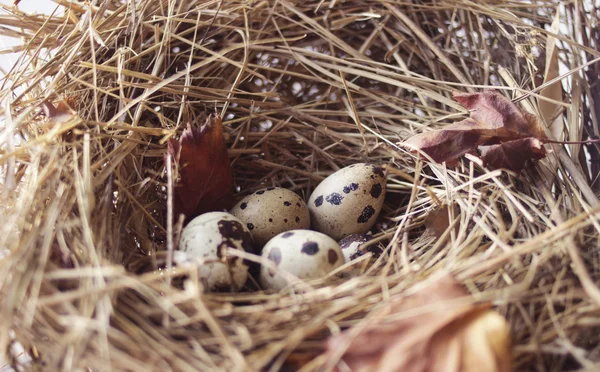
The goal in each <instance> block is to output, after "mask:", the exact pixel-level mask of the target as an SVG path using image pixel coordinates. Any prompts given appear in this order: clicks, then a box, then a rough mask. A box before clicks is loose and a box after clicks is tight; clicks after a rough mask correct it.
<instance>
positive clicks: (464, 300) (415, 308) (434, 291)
mask: <svg viewBox="0 0 600 372" xmlns="http://www.w3.org/2000/svg"><path fill="white" fill-rule="evenodd" d="M340 348H345V349H344V352H343V355H342V357H341V360H340V361H338V360H336V359H335V358H336V356H337V355H338V354H337V351H338V350H339V349H340ZM325 356H326V357H327V359H328V361H329V362H331V363H336V362H337V363H336V365H337V366H339V369H338V370H350V371H355V372H363V371H364V372H367V371H404V372H438V371H439V372H445V371H462V372H476V371H477V372H478V371H487V372H508V371H511V353H510V331H509V327H508V324H507V322H506V320H504V318H503V317H502V316H500V315H499V314H497V313H495V312H494V311H492V310H490V307H489V305H485V304H480V305H477V304H474V303H473V301H470V300H469V295H468V293H467V291H466V290H465V289H464V288H463V287H462V286H461V285H460V284H459V283H458V282H456V281H455V280H454V279H453V278H452V277H450V276H445V277H441V278H439V279H438V280H436V281H433V282H431V283H430V284H429V285H427V286H424V287H421V288H419V289H418V290H417V291H416V292H415V293H414V294H412V295H409V296H406V297H403V298H398V299H396V300H393V301H392V302H391V303H390V305H389V306H388V307H385V308H383V309H382V310H380V311H379V312H378V313H377V314H375V317H374V320H373V322H371V323H369V324H368V325H367V326H365V327H364V328H363V329H361V330H360V331H359V332H358V334H356V333H355V332H354V330H353V329H349V330H347V331H345V332H343V333H342V334H340V335H337V336H333V337H331V338H330V339H329V340H328V341H327V351H326V353H325ZM341 366H343V367H341Z"/></svg>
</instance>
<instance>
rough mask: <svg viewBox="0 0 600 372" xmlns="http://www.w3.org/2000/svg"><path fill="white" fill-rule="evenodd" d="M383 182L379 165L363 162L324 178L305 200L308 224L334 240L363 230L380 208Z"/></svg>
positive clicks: (382, 173) (383, 188)
mask: <svg viewBox="0 0 600 372" xmlns="http://www.w3.org/2000/svg"><path fill="white" fill-rule="evenodd" d="M385 182H386V178H385V173H384V171H383V168H381V167H379V166H376V165H371V164H365V163H359V164H354V165H350V166H348V167H346V168H342V169H340V170H339V171H337V172H335V173H333V174H332V175H330V176H329V177H327V178H325V179H324V180H323V182H321V183H320V184H319V186H317V188H316V189H315V191H313V193H312V195H311V196H310V199H309V200H308V208H309V210H310V219H311V223H312V228H313V229H314V230H317V231H320V232H322V233H324V234H327V235H329V236H330V237H332V238H333V239H336V240H339V239H341V238H342V237H344V236H347V235H351V234H364V233H366V232H367V231H369V229H371V227H372V226H373V224H374V223H375V220H377V216H378V215H379V212H381V207H382V206H383V201H384V199H385V191H386V188H385Z"/></svg>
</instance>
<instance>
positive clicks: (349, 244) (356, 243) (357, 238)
mask: <svg viewBox="0 0 600 372" xmlns="http://www.w3.org/2000/svg"><path fill="white" fill-rule="evenodd" d="M368 241H369V237H368V236H366V235H362V234H352V235H348V236H347V237H345V238H343V239H342V240H340V241H339V242H338V244H339V245H340V248H341V249H342V253H343V254H344V258H345V259H346V262H350V261H352V260H355V259H357V258H359V257H361V256H363V255H364V254H366V253H368V252H370V253H372V254H373V257H379V256H381V253H382V252H383V250H382V249H381V248H380V247H378V246H377V245H375V244H373V245H365V243H366V242H368Z"/></svg>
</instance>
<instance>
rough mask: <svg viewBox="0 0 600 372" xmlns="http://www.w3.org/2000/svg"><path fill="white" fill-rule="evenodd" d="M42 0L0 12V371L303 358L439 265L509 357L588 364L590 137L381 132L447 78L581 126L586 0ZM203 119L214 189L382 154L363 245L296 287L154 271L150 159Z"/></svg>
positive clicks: (445, 119)
mask: <svg viewBox="0 0 600 372" xmlns="http://www.w3.org/2000/svg"><path fill="white" fill-rule="evenodd" d="M57 3H59V4H61V5H60V6H59V7H58V9H59V11H58V12H56V13H55V14H54V15H52V16H41V15H31V14H26V13H23V12H21V11H20V10H19V9H18V7H4V8H3V9H4V14H3V15H2V16H0V24H2V28H0V33H3V34H5V35H8V36H13V37H19V38H22V40H24V42H23V44H22V45H20V46H17V47H13V48H10V49H5V50H4V52H5V53H6V52H9V51H10V52H19V53H21V54H20V57H19V59H18V60H17V62H16V64H15V65H14V67H13V68H12V69H11V70H9V71H7V72H6V74H5V78H4V80H3V82H2V87H3V90H2V102H3V104H2V116H3V118H4V124H3V126H2V128H1V129H0V130H1V132H0V136H1V138H2V140H1V142H0V143H1V146H2V148H1V149H0V150H1V152H0V166H1V169H2V178H3V181H2V182H3V183H2V188H3V190H2V199H1V202H0V207H1V208H2V215H3V217H2V224H1V226H0V229H1V230H0V231H1V233H0V236H2V237H3V238H2V239H0V240H2V242H1V243H0V249H1V253H2V259H1V261H0V262H1V269H0V283H1V284H0V285H1V297H0V298H1V299H0V304H1V309H2V319H3V321H2V327H1V332H0V345H1V347H2V350H3V351H4V352H5V353H6V355H7V358H6V363H7V364H10V365H12V366H13V367H14V368H16V369H26V368H33V369H47V370H63V369H65V370H71V369H72V370H75V369H82V368H90V369H94V370H96V369H112V370H143V371H148V370H205V369H226V370H246V369H248V370H278V369H281V368H291V369H304V370H319V369H323V368H326V367H327V366H329V367H331V366H332V365H331V363H329V364H327V358H324V357H323V356H322V352H323V350H324V346H323V345H324V341H325V340H326V339H328V338H329V337H330V336H331V335H336V334H339V333H340V332H341V331H343V330H345V329H352V327H353V326H355V325H357V324H363V323H364V322H365V321H366V320H368V319H369V316H370V315H371V314H373V313H374V312H376V311H378V310H379V309H380V308H381V307H382V306H385V304H386V303H388V302H389V301H391V300H392V299H394V298H399V297H402V296H403V295H404V294H405V293H406V291H407V288H411V287H412V286H413V285H415V284H418V283H421V282H423V281H427V280H428V279H429V278H432V277H436V276H439V275H441V274H444V275H451V276H453V277H454V278H456V280H458V281H459V282H460V283H462V284H464V285H465V286H466V288H468V290H469V291H470V292H471V294H472V295H471V296H470V297H469V298H470V300H471V301H472V302H473V303H491V304H492V306H493V308H494V309H495V311H497V312H498V313H499V314H501V315H502V316H503V317H504V318H506V320H507V321H508V323H509V325H510V329H511V334H512V345H513V346H512V364H513V366H514V368H515V369H517V370H524V371H525V370H534V369H535V370H538V371H544V370H548V371H558V370H567V369H577V368H593V366H594V365H595V363H598V362H600V349H599V348H598V345H599V343H600V339H599V336H598V335H599V334H600V332H599V328H598V326H599V323H598V316H599V310H600V308H599V305H600V290H599V289H598V283H599V281H600V280H599V279H600V278H599V275H598V274H599V259H600V257H599V256H598V245H599V243H598V236H599V235H598V231H599V229H600V223H599V222H600V221H599V219H598V213H599V212H600V209H599V205H600V203H599V201H598V198H597V197H596V195H597V193H598V186H599V184H598V182H597V178H598V174H599V171H600V167H599V164H600V163H598V157H599V156H600V155H599V151H598V145H595V144H589V145H588V144H585V145H582V144H568V145H561V144H554V145H552V153H551V154H550V155H549V156H548V157H547V158H546V159H544V160H541V161H539V162H537V163H535V164H533V163H532V164H529V166H528V167H527V168H526V169H525V170H524V171H523V172H521V173H520V174H516V173H514V172H510V171H505V170H490V169H486V168H485V167H484V166H483V164H482V162H481V161H480V159H479V158H478V156H477V153H472V154H468V155H467V156H466V157H465V158H462V159H460V160H459V162H458V163H457V164H452V165H445V164H438V163H434V162H428V161H426V159H425V157H424V156H423V155H422V154H419V153H415V152H411V151H409V149H407V148H405V147H404V146H402V145H401V143H402V142H403V141H404V140H406V139H407V138H409V137H410V136H412V135H415V134H417V133H422V132H425V131H428V130H430V129H435V128H440V127H441V126H443V125H444V124H448V123H452V122H456V121H458V120H461V119H464V118H465V117H467V115H468V113H467V111H466V110H464V109H463V108H462V107H461V106H460V105H458V104H457V103H456V102H455V101H454V100H453V99H452V94H453V92H456V91H461V92H477V91H481V90H484V89H495V90H497V91H499V92H501V93H502V94H504V95H505V96H507V97H509V98H511V99H513V101H514V102H517V103H518V105H519V106H520V107H521V108H522V109H523V110H525V111H528V112H530V113H533V114H535V115H537V116H538V117H539V118H541V120H543V121H544V123H545V124H546V125H547V127H548V132H547V133H548V134H549V135H552V138H554V139H556V140H559V141H580V140H582V139H588V138H594V137H595V136H598V133H599V127H598V123H599V121H600V111H599V108H600V85H599V83H598V78H599V76H600V67H599V65H598V64H597V63H596V64H595V62H596V61H597V58H598V57H599V55H600V53H598V52H597V50H598V48H599V45H598V44H597V43H598V31H597V28H594V27H595V25H597V24H598V13H597V12H598V11H597V9H596V10H594V9H591V4H587V5H586V4H584V3H582V2H574V3H567V4H565V3H564V2H559V1H557V0H542V1H536V2H533V3H526V2H520V1H509V0H503V1H497V0H485V1H479V2H469V1H464V0H432V1H416V2H403V1H379V0H373V1H357V0H356V1H353V0H348V1H334V0H332V1H329V0H328V1H323V0H321V1H313V0H304V1H291V0H281V1H272V2H271V1H252V0H247V1H246V0H244V1H200V0H195V1H179V2H177V1H153V0H139V1H121V0H113V1H109V0H106V1H98V2H91V3H90V2H74V1H73V2H69V1H65V0H60V1H57ZM557 12H558V15H557ZM594 12H595V13H594ZM213 113H217V114H218V115H220V116H221V117H222V120H223V130H224V136H225V141H226V144H227V147H228V150H229V158H230V161H231V166H232V170H233V175H234V187H235V192H236V193H235V195H236V198H239V197H241V196H244V195H247V194H248V193H251V192H253V191H255V190H258V189H260V188H263V187H268V186H282V187H285V188H288V189H291V190H293V191H295V192H296V193H298V194H299V195H301V196H302V197H303V198H305V200H306V199H308V196H309V195H310V193H311V191H312V190H313V189H314V187H315V186H316V185H317V184H318V183H319V182H320V181H321V180H323V179H324V178H325V177H326V176H327V175H329V174H331V173H332V172H334V171H336V170H338V169H340V168H342V167H345V166H347V165H350V164H354V163H358V162H367V163H374V164H378V165H381V166H384V167H385V169H386V170H387V174H388V180H387V189H388V194H387V197H386V201H385V205H384V208H383V211H382V212H381V215H380V216H379V219H378V222H377V224H376V225H375V226H374V228H373V230H372V234H373V237H374V238H375V239H377V241H378V244H380V247H381V248H382V249H384V251H385V254H384V255H382V256H381V258H380V259H378V260H374V261H373V262H371V263H370V264H367V263H365V262H364V261H365V260H363V261H360V263H359V264H358V265H356V266H359V269H360V270H359V271H360V274H359V275H355V276H352V277H345V278H343V279H335V280H333V281H329V282H324V281H313V282H309V283H308V286H309V287H308V288H307V287H306V286H305V287H302V289H298V288H296V287H291V288H288V289H285V290H283V291H281V292H277V293H273V292H268V291H267V292H264V291H256V290H250V289H249V288H248V287H247V288H246V289H245V290H243V291H241V292H239V293H202V288H201V285H200V284H199V283H198V280H197V278H196V279H195V276H194V275H193V273H192V271H193V270H194V269H193V268H190V267H179V266H176V265H172V264H171V260H170V249H171V248H173V246H174V245H176V243H177V241H176V239H175V238H174V235H176V234H177V229H178V228H179V229H180V227H181V225H178V224H175V225H174V226H172V227H169V226H168V224H166V223H165V221H166V220H167V218H166V215H167V205H168V200H169V190H170V189H171V186H172V184H171V182H172V180H170V179H169V177H168V175H167V173H168V172H166V166H165V153H166V152H167V141H168V140H169V139H171V138H178V137H179V136H180V135H181V133H182V131H183V130H184V129H185V128H186V126H187V125H188V124H189V125H190V126H191V127H198V126H200V125H201V124H202V123H203V122H204V119H205V118H206V117H207V116H208V115H211V114H213ZM443 205H453V206H454V211H453V213H451V214H452V216H453V217H452V228H448V229H445V232H444V233H443V234H441V235H439V234H438V235H437V236H436V235H432V234H430V233H428V232H427V231H426V228H425V223H426V217H427V216H428V215H429V214H430V213H431V212H432V211H434V210H436V209H437V208H439V207H440V206H443ZM423 326H424V327H426V326H427V325H426V324H424V325H423ZM16 345H22V346H23V348H24V351H23V353H21V354H22V355H19V353H18V352H16V351H15V350H16Z"/></svg>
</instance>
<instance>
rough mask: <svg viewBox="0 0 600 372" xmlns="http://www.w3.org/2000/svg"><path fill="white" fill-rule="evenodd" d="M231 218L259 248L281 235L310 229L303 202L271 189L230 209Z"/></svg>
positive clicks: (279, 190)
mask: <svg viewBox="0 0 600 372" xmlns="http://www.w3.org/2000/svg"><path fill="white" fill-rule="evenodd" d="M231 214H233V215H234V216H236V217H237V218H239V219H240V220H241V221H243V222H244V223H245V224H246V227H248V230H250V233H252V237H253V238H254V243H255V244H256V245H257V246H258V247H262V246H263V245H265V244H266V243H267V242H268V241H269V240H270V239H271V238H272V237H274V236H275V235H277V234H279V233H282V232H285V231H289V230H295V229H308V228H310V213H309V212H308V207H307V206H306V203H304V200H302V198H301V197H300V196H299V195H298V194H296V193H295V192H293V191H291V190H288V189H284V188H281V187H269V188H266V189H262V190H258V191H256V192H255V193H253V194H251V195H248V196H246V197H245V198H243V199H242V200H240V201H239V202H238V203H237V204H236V205H235V206H234V207H233V209H231Z"/></svg>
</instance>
